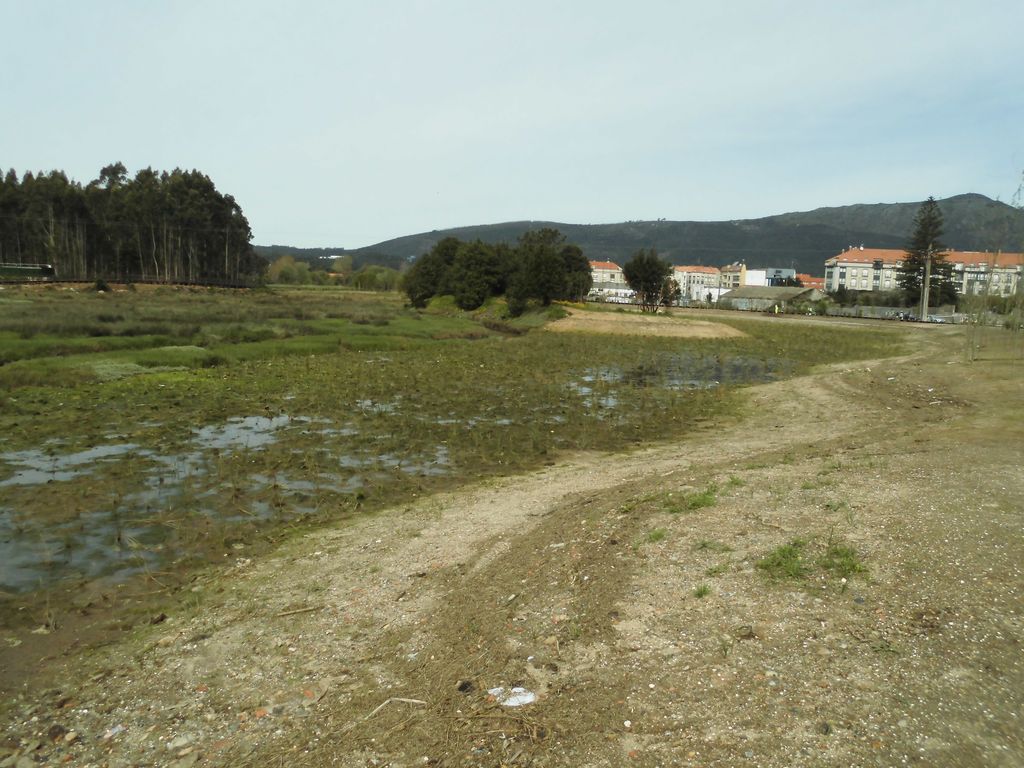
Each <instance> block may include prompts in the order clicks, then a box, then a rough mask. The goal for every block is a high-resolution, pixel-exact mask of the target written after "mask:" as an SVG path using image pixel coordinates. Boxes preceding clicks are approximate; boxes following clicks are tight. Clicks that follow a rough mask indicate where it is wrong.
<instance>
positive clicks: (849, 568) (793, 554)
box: [756, 533, 867, 583]
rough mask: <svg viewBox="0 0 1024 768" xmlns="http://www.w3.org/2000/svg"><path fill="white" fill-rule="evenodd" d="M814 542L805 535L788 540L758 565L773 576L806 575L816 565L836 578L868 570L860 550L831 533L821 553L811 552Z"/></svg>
mask: <svg viewBox="0 0 1024 768" xmlns="http://www.w3.org/2000/svg"><path fill="white" fill-rule="evenodd" d="M809 546H810V543H809V542H808V541H806V540H804V539H799V538H798V539H793V540H792V541H791V542H789V543H788V544H783V545H782V546H779V547H776V548H775V549H774V550H772V551H771V552H769V553H768V554H767V555H765V556H764V557H763V558H761V559H760V560H758V561H757V563H756V565H757V567H758V568H759V569H761V570H762V571H763V572H764V573H765V574H766V575H768V576H770V577H771V578H773V579H794V580H798V579H803V578H804V577H806V576H808V575H809V574H810V573H811V572H812V571H813V570H814V568H815V567H817V568H819V569H821V570H822V571H825V572H826V573H828V574H829V575H830V576H832V577H834V578H839V579H842V580H843V582H844V583H845V582H846V580H847V579H849V578H851V577H852V576H854V575H855V574H858V573H865V572H866V571H867V568H866V567H865V566H864V564H863V562H861V559H860V557H859V555H858V554H857V551H856V550H855V549H854V548H853V547H851V546H849V545H848V544H844V543H842V542H840V541H836V540H835V539H834V538H833V535H832V534H831V533H830V534H829V538H828V541H827V542H826V544H825V548H824V550H823V551H822V553H821V554H820V555H819V556H818V557H816V558H815V557H812V556H810V555H809V554H808V551H807V550H808V548H809Z"/></svg>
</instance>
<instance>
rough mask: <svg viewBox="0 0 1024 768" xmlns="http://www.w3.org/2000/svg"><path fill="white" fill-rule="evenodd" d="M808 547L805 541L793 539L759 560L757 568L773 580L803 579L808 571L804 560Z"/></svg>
mask: <svg viewBox="0 0 1024 768" xmlns="http://www.w3.org/2000/svg"><path fill="white" fill-rule="evenodd" d="M806 546H807V542H806V541H804V540H803V539H793V540H792V541H791V542H789V543H788V544H783V545H782V546H781V547H776V548H775V549H773V550H772V551H771V552H769V553H768V554H767V555H766V556H764V557H762V558H761V559H760V560H758V561H757V567H758V568H760V569H761V570H762V571H764V572H765V573H766V574H767V575H768V576H770V577H771V578H773V579H802V578H803V577H804V576H806V575H807V571H808V568H807V564H806V563H805V562H804V559H803V551H804V548H805V547H806Z"/></svg>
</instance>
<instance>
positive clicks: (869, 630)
mask: <svg viewBox="0 0 1024 768" xmlns="http://www.w3.org/2000/svg"><path fill="white" fill-rule="evenodd" d="M920 338H921V339H922V340H923V339H925V337H924V336H923V335H922V336H921V337H920ZM927 339H928V342H929V346H928V348H927V349H926V350H925V351H924V352H923V353H922V354H920V355H916V356H913V357H910V358H907V359H904V360H894V361H880V362H876V363H868V364H859V365H854V366H836V367H834V368H832V369H831V370H828V371H823V372H820V373H818V374H816V375H813V376H808V377H804V378H800V379H796V380H792V381H787V382H781V383H776V384H770V385H766V386H761V387H754V388H751V389H750V390H748V395H749V396H748V399H747V402H748V406H747V413H746V414H745V418H744V419H742V420H737V421H736V422H734V423H731V424H724V425H718V426H717V427H714V428H712V427H706V428H702V429H700V430H697V431H695V432H692V433H689V434H683V435H680V436H679V439H678V441H676V442H673V443H671V444H667V445H662V446H658V447H656V448H651V449H647V450H643V451H638V452H635V453H630V454H624V455H623V454H617V455H586V456H578V457H575V458H572V459H568V460H564V461H562V462H559V463H558V464H556V465H554V466H551V467H549V468H547V469H546V470H544V471H541V472H536V473H532V474H528V475H524V476H520V477H515V478H509V479H504V480H501V481H496V482H490V483H487V484H482V485H480V486H478V487H474V488H470V489H467V490H464V491H460V492H457V493H449V494H442V495H438V496H433V497H431V498H428V499H424V500H422V501H421V502H420V503H418V504H415V505H413V506H411V507H408V508H403V509H396V510H392V511H389V512H387V513H382V514H379V515H376V516H374V517H372V518H367V519H364V520H361V521H359V522H357V523H355V524H352V525H348V526H346V527H344V528H342V529H339V530H330V531H322V532H317V533H315V534H310V535H308V536H306V537H304V538H303V539H301V540H297V541H294V542H291V543H290V544H288V545H286V546H285V547H284V548H283V549H282V550H281V551H280V552H279V553H278V554H277V555H276V556H275V557H273V558H272V559H267V560H265V561H262V562H249V561H248V560H246V559H244V558H239V559H238V561H237V562H236V563H235V567H234V568H233V569H232V570H231V571H230V572H229V573H227V574H226V575H224V574H222V575H219V576H210V577H209V578H208V579H204V580H201V581H200V582H198V583H197V584H196V587H195V601H194V605H193V606H191V607H189V606H183V608H182V610H181V612H180V613H179V614H178V615H174V616H170V617H168V618H166V620H163V621H162V622H161V623H159V624H158V625H156V626H145V627H141V628H139V629H137V630H136V633H135V635H134V636H133V637H132V638H131V640H130V641H129V642H126V643H122V644H118V645H116V646H113V647H111V648H107V649H101V650H99V651H97V652H95V653H92V654H88V655H80V656H78V657H74V658H68V659H62V660H61V661H60V662H59V663H61V664H63V665H64V667H65V669H64V670H63V672H62V674H63V676H64V678H65V680H66V684H64V685H62V686H60V688H59V690H58V689H54V690H51V691H48V692H45V693H42V694H41V693H40V692H39V691H38V690H30V692H27V693H26V694H24V695H23V696H22V697H21V698H20V699H19V701H17V702H15V704H14V706H13V707H12V708H11V711H10V717H9V719H8V722H7V742H6V748H7V749H8V751H9V752H10V754H11V755H12V757H11V758H10V759H11V760H12V761H14V762H12V763H11V764H12V765H18V766H19V768H20V766H21V765H22V764H21V763H17V762H16V761H17V760H18V759H22V760H24V759H30V758H29V757H28V756H32V757H36V758H38V757H41V756H44V755H45V756H47V757H48V759H49V760H50V761H51V762H54V763H57V762H61V761H62V760H67V761H69V762H70V763H72V764H74V765H96V766H100V765H106V766H129V765H176V766H182V767H184V766H189V765H193V764H199V765H230V766H236V765H260V766H267V765H270V766H277V765H281V766H284V765H289V766H290V765H311V766H319V765H341V766H369V765H380V766H384V765H390V766H413V765H446V766H461V765H467V766H468V765H480V766H501V765H505V766H527V765H534V766H543V765H558V766H619V765H638V766H656V765H684V766H687V765H692V766H735V765H751V766H819V765H885V766H889V765H902V764H920V765H943V766H955V765H979V766H980V765H984V766H1016V765H1020V764H1022V763H1024V741H1022V729H1021V727H1020V723H1019V713H1020V712H1021V711H1024V660H1022V657H1021V646H1020V641H1021V637H1022V628H1024V627H1022V618H1021V614H1022V608H1024V605H1022V597H1021V595H1022V592H1021V587H1022V585H1024V573H1022V569H1024V545H1022V538H1021V535H1020V533H1021V522H1022V514H1021V510H1022V509H1024V476H1022V473H1021V471H1020V459H1021V449H1020V446H1021V445H1024V384H1022V375H1021V374H1022V373H1024V367H1022V365H1021V363H1019V362H1018V363H1015V364H1013V363H1002V362H990V363H978V364H974V365H970V366H968V365H965V364H960V363H957V362H951V360H952V357H951V356H950V355H949V354H943V353H941V343H943V342H945V341H947V340H950V339H952V340H955V339H956V333H955V331H952V330H950V331H946V332H944V334H943V335H936V334H935V333H928V336H927ZM923 343H924V342H923V341H922V344H923ZM794 539H800V540H803V541H804V542H806V543H805V544H804V545H803V548H802V550H800V551H802V553H803V556H804V562H805V564H806V565H807V567H808V572H807V573H806V575H805V576H804V577H803V578H802V579H799V580H786V579H772V578H770V577H769V576H768V575H767V574H766V572H764V571H763V569H761V568H758V567H757V563H758V561H759V560H760V559H761V558H763V557H765V556H766V555H767V554H768V553H770V552H772V551H773V550H775V549H776V548H778V547H779V546H780V545H784V544H787V543H789V542H792V541H793V540H794ZM830 544H831V545H832V546H833V549H832V555H833V558H832V560H841V559H842V558H841V557H840V555H841V554H842V553H844V552H846V553H847V554H849V553H850V552H852V553H853V554H850V556H849V558H848V559H847V561H846V563H847V565H850V564H851V563H852V564H854V565H856V564H857V563H861V564H862V565H863V566H864V567H865V568H866V571H865V572H859V573H854V572H844V571H841V570H840V569H839V568H838V567H837V566H836V565H835V563H832V565H833V567H831V568H829V567H826V566H825V565H824V564H823V563H822V557H823V556H824V555H825V553H826V550H827V548H828V546H829V545H830ZM842 547H848V548H849V549H847V550H843V549H841V548H842ZM841 573H846V581H843V576H841V575H840V574H841ZM705 592H706V594H705ZM701 595H703V596H701ZM514 686H521V687H523V688H524V689H526V690H527V691H529V692H530V693H532V694H534V695H535V696H536V701H534V702H533V703H530V704H527V705H525V706H519V707H509V706H503V705H502V704H501V702H500V700H497V699H500V695H499V696H498V697H496V696H495V695H492V694H489V693H488V691H489V690H490V689H495V688H499V687H502V688H505V689H510V688H512V687H514ZM72 734H73V735H72ZM0 754H2V753H0ZM0 759H2V757H0ZM24 765H29V763H24Z"/></svg>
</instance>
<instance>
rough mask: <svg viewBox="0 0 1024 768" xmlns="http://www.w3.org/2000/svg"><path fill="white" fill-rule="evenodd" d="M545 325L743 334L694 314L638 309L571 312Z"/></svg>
mask: <svg viewBox="0 0 1024 768" xmlns="http://www.w3.org/2000/svg"><path fill="white" fill-rule="evenodd" d="M545 328H546V329H547V330H549V331H556V332H569V333H614V334H624V335H638V336H675V337H678V338H691V339H726V338H730V337H738V336H744V335H745V334H744V333H743V331H740V330H738V329H736V328H733V327H732V326H729V325H725V324H724V323H717V322H714V321H710V320H698V319H695V317H693V316H692V315H688V316H686V317H685V318H683V317H680V316H676V315H665V314H659V315H644V314H640V313H639V312H636V311H625V310H624V311H623V312H593V311H590V312H572V313H570V315H569V316H568V317H563V318H562V319H561V320H556V321H555V322H553V323H550V324H548V325H547V326H545Z"/></svg>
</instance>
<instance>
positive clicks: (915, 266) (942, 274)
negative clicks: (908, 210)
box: [896, 197, 957, 307]
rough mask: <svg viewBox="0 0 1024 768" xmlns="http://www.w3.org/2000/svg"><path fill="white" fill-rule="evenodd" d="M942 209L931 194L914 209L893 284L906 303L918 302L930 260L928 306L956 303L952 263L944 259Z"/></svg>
mask: <svg viewBox="0 0 1024 768" xmlns="http://www.w3.org/2000/svg"><path fill="white" fill-rule="evenodd" d="M942 226H943V222H942V211H941V210H940V209H939V204H938V203H937V202H936V201H935V198H934V197H929V198H928V199H927V200H925V201H924V202H923V203H921V207H920V208H918V209H917V215H916V216H915V217H914V231H913V233H912V234H911V237H910V242H909V243H908V244H907V247H906V250H905V255H904V258H903V263H902V264H901V265H900V268H899V270H898V272H897V273H896V285H897V286H898V287H899V288H900V290H901V291H902V292H903V300H904V302H905V303H906V305H907V306H911V307H912V306H916V305H918V304H920V303H921V290H922V286H923V284H924V275H925V267H926V263H927V261H928V259H929V258H930V259H931V262H932V266H931V284H930V287H929V296H928V305H929V306H938V305H941V304H952V303H956V299H957V291H956V285H955V284H954V282H953V265H952V264H950V263H949V262H947V261H946V258H945V256H946V246H945V245H943V243H942Z"/></svg>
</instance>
